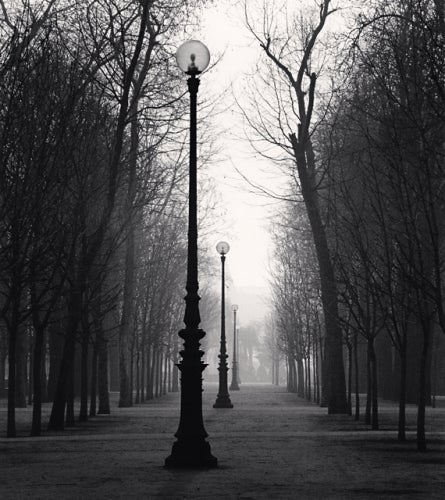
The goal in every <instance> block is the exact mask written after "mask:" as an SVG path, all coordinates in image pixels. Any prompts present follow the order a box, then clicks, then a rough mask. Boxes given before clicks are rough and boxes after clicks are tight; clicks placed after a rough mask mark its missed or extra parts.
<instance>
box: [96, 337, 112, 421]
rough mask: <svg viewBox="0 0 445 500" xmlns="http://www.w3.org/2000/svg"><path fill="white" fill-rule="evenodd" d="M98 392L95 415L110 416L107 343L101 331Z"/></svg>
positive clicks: (99, 339)
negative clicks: (97, 404)
mask: <svg viewBox="0 0 445 500" xmlns="http://www.w3.org/2000/svg"><path fill="white" fill-rule="evenodd" d="M97 371H98V380H97V382H98V390H99V408H98V410H97V413H98V414H100V415H109V414H110V391H109V388H108V342H107V340H105V339H104V332H103V331H101V332H100V333H99V336H98V360H97Z"/></svg>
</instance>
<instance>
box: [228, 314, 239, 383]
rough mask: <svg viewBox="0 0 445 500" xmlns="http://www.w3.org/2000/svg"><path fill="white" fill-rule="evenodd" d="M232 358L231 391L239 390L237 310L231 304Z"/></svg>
mask: <svg viewBox="0 0 445 500" xmlns="http://www.w3.org/2000/svg"><path fill="white" fill-rule="evenodd" d="M232 311H233V360H232V383H231V384H230V390H231V391H239V385H238V362H237V359H236V354H237V352H236V351H237V347H238V346H237V339H236V311H238V306H237V305H236V304H233V306H232Z"/></svg>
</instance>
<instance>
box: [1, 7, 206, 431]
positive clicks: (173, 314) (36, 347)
mask: <svg viewBox="0 0 445 500" xmlns="http://www.w3.org/2000/svg"><path fill="white" fill-rule="evenodd" d="M0 4H1V7H2V9H1V18H2V19H1V21H2V22H1V27H0V43H1V50H0V102H1V106H0V109H1V111H0V151H1V154H0V225H1V233H0V269H1V272H0V296H1V298H0V320H1V327H0V340H1V341H0V384H1V386H0V388H1V389H2V390H3V388H5V389H6V388H7V395H8V419H7V435H8V436H10V437H13V436H15V435H16V422H15V408H16V406H18V405H25V404H26V394H27V393H29V399H30V400H31V401H32V404H33V420H32V429H31V434H32V435H39V434H40V432H41V426H42V422H41V413H42V402H43V401H48V400H50V401H52V402H53V404H52V411H51V416H50V420H49V426H48V428H49V429H51V430H55V429H62V428H63V427H64V426H65V425H73V424H74V421H75V415H74V396H75V395H77V394H79V395H80V413H79V419H80V420H86V419H87V418H88V416H89V415H95V414H96V412H97V411H99V412H100V413H107V412H109V411H110V405H109V387H108V381H109V373H108V371H109V362H108V355H109V346H110V345H117V346H118V353H119V377H120V391H119V394H120V396H119V405H120V406H129V405H131V404H132V403H133V397H134V395H136V400H137V401H141V400H144V399H145V398H149V397H152V396H153V394H155V395H156V394H159V393H162V391H163V390H165V387H166V386H169V387H170V388H171V389H175V388H177V384H178V382H177V375H175V371H174V369H173V363H174V362H176V358H177V350H178V349H177V341H176V332H177V331H178V329H179V327H180V324H181V322H182V317H181V316H182V312H183V305H182V296H183V287H184V282H185V279H184V274H185V265H186V220H184V208H185V207H186V202H187V192H186V190H185V189H184V186H186V185H187V184H186V183H184V179H186V178H187V158H188V148H187V133H186V132H187V129H188V114H187V111H188V109H187V107H188V105H187V99H181V98H182V97H183V96H184V95H185V94H186V86H185V84H184V79H183V77H182V76H181V75H179V70H178V69H177V67H176V63H175V60H174V53H175V49H176V46H177V45H178V43H180V41H182V40H183V39H184V38H185V37H186V32H187V28H188V27H189V26H190V23H191V22H192V20H193V19H195V17H194V16H195V15H196V12H197V11H198V10H199V8H200V7H202V4H204V2H201V1H199V0H196V1H194V0H191V1H187V2H184V1H182V0H181V1H179V0H168V1H156V0H141V1H133V0H130V1H128V2H121V1H120V0H117V1H112V2H110V1H108V0H107V1H102V0H85V1H81V2H74V3H73V2H65V1H64V0H46V1H44V2H37V3H36V2H31V1H28V0H23V1H22V2H13V3H11V4H10V3H8V2H6V1H3V0H2V1H1V2H0ZM205 155H206V149H205V147H204V146H203V147H202V158H203V159H205ZM5 367H7V375H6V377H5ZM6 386H7V387H6ZM89 396H90V404H89V408H88V403H89V401H88V398H89ZM97 398H98V407H97Z"/></svg>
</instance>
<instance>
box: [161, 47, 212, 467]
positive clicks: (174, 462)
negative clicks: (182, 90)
mask: <svg viewBox="0 0 445 500" xmlns="http://www.w3.org/2000/svg"><path fill="white" fill-rule="evenodd" d="M176 61H177V63H178V66H179V67H180V69H181V70H182V71H183V72H184V73H186V74H187V75H189V78H188V80H187V85H188V90H189V93H190V168H189V225H188V252H187V284H186V290H187V294H186V296H185V315H184V323H185V328H184V329H182V330H181V331H180V332H179V336H180V337H181V338H182V339H183V340H184V349H183V350H182V351H181V352H180V354H181V356H182V360H181V361H180V362H179V363H178V365H177V366H178V368H179V371H180V372H181V413H180V420H179V427H178V430H177V432H176V434H175V437H176V438H177V441H175V442H174V443H173V447H172V452H171V455H170V456H168V457H167V458H166V459H165V466H166V467H216V465H217V459H216V458H215V457H214V456H213V455H212V454H211V451H210V445H209V443H208V442H207V441H206V438H207V436H208V434H207V432H206V431H205V429H204V422H203V418H202V372H203V371H204V369H205V367H206V366H207V365H206V364H204V363H203V362H202V360H201V357H202V355H203V354H204V353H203V351H201V350H200V349H199V347H200V340H201V339H202V338H203V337H204V336H205V332H204V331H203V330H201V329H200V328H199V323H200V322H201V318H200V314H199V299H200V297H199V295H198V288H199V287H198V224H197V181H196V170H197V169H196V107H197V106H196V101H197V95H198V87H199V78H197V76H198V75H199V74H200V73H202V72H203V71H204V70H205V69H206V68H207V66H208V64H209V61H210V54H209V51H208V49H207V47H206V46H205V45H204V44H203V43H201V42H199V41H197V40H190V41H188V42H185V43H184V44H182V45H181V46H180V47H179V49H178V50H177V52H176Z"/></svg>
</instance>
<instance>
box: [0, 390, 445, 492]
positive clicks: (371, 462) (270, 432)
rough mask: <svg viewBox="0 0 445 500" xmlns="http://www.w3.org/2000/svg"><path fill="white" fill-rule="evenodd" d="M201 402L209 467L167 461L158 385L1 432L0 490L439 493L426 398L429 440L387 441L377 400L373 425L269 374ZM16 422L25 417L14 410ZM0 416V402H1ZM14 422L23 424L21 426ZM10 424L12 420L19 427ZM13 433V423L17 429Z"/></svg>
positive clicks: (439, 466)
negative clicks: (220, 405)
mask: <svg viewBox="0 0 445 500" xmlns="http://www.w3.org/2000/svg"><path fill="white" fill-rule="evenodd" d="M216 392H217V387H216V385H205V390H204V398H203V401H204V403H203V409H204V418H205V426H206V430H207V432H208V433H209V442H210V445H211V447H212V453H213V454H214V455H215V456H216V457H217V458H218V464H219V466H218V468H217V469H211V470H168V469H165V468H164V467H163V463H164V459H165V457H167V455H168V454H169V453H170V450H171V445H172V443H173V441H174V437H173V434H174V432H175V431H176V429H177V425H178V417H179V408H178V404H179V395H178V394H169V395H167V396H165V397H162V398H159V399H157V400H153V401H150V402H147V403H144V404H141V405H137V406H133V407H132V408H116V407H113V409H112V415H109V416H98V417H96V418H94V419H92V420H90V421H89V422H86V423H82V424H79V425H78V426H77V427H75V428H73V429H70V430H66V431H64V432H59V433H51V434H49V433H45V435H43V436H42V437H39V438H30V437H21V438H17V439H6V438H1V439H0V455H1V467H0V498H2V499H3V500H6V499H22V498H36V499H37V498H41V499H43V498H44V499H52V498H58V499H59V498H60V499H90V498H92V499H95V498H100V499H108V498H141V499H142V498H144V499H145V498H148V499H150V498H167V499H176V498H177V499H180V498H190V499H192V498H193V499H209V500H210V499H214V498H228V499H229V498H230V499H232V498H233V499H235V498H240V499H255V500H256V499H269V498H295V499H297V498H298V499H304V498H341V499H342V498H385V499H386V498H418V499H425V498H443V496H444V492H445V467H444V465H445V408H443V407H442V408H436V409H429V410H428V418H427V422H428V426H427V430H428V431H429V434H428V436H429V438H430V443H429V451H428V452H426V453H419V452H417V451H416V445H415V435H414V431H415V408H414V407H412V408H409V409H408V442H407V443H406V444H400V443H397V442H396V436H397V427H396V423H397V409H396V407H395V406H392V405H389V404H382V407H381V429H382V430H380V431H377V432H376V431H373V432H371V431H368V427H367V426H365V425H364V424H363V423H362V422H354V421H353V420H352V419H351V417H348V416H345V415H334V416H331V415H327V411H326V409H324V408H319V407H318V406H316V405H312V404H310V403H307V402H305V401H302V400H300V399H298V398H297V396H296V395H295V394H289V393H287V392H285V389H284V388H281V387H274V386H272V385H246V384H243V385H242V386H241V391H240V392H234V393H231V400H232V402H233V403H234V408H233V409H224V410H223V409H214V408H212V405H213V402H214V399H215V395H216ZM18 412H19V413H20V415H19V422H20V421H23V420H24V419H26V418H27V415H26V412H30V410H18ZM0 416H1V420H2V425H3V424H4V418H5V410H4V408H3V407H2V408H1V415H0ZM24 428H25V426H24ZM18 431H19V434H20V428H18ZM22 435H23V434H22Z"/></svg>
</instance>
